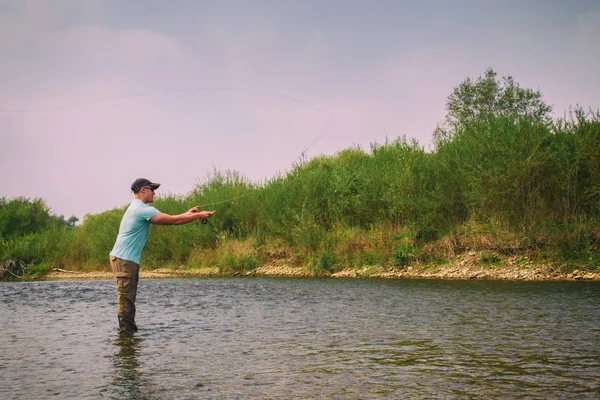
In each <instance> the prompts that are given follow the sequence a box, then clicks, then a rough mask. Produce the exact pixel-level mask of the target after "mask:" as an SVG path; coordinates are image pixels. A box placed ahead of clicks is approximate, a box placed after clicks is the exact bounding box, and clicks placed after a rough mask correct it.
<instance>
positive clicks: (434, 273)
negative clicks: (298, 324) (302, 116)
mask: <svg viewBox="0 0 600 400" xmlns="http://www.w3.org/2000/svg"><path fill="white" fill-rule="evenodd" d="M480 260H481V255H480V254H479V253H477V252H468V253H465V254H463V255H459V256H457V257H456V259H455V260H453V261H452V262H449V263H445V264H417V265H413V266H408V267H405V268H389V267H387V268H386V267H379V266H365V267H364V268H362V269H356V270H350V269H346V270H342V271H337V272H331V273H327V272H320V273H318V274H316V273H315V272H313V271H311V270H310V269H308V268H303V267H298V266H295V265H291V264H284V263H279V264H278V263H270V264H266V265H263V266H261V267H258V268H256V269H254V270H251V271H246V272H239V273H235V274H224V273H222V272H221V271H220V270H219V268H218V267H212V268H201V269H190V268H186V267H185V266H179V267H177V268H162V269H154V270H145V269H144V268H143V267H142V270H141V271H140V277H141V278H144V279H145V278H184V277H189V278H192V277H225V276H268V277H317V276H319V277H332V278H412V279H456V280H470V279H481V280H483V279H488V280H522V281H570V280H573V281H574V280H587V281H600V270H585V269H572V270H566V269H564V268H561V267H557V266H555V265H551V264H543V263H535V262H533V261H528V260H527V259H525V258H523V257H518V256H514V257H507V258H505V259H503V260H500V261H499V262H494V263H481V261H480ZM112 277H113V276H112V272H110V271H108V270H104V271H91V272H82V271H65V270H58V269H54V270H52V271H51V272H49V273H48V274H46V275H45V276H43V277H42V278H41V279H44V280H79V279H112Z"/></svg>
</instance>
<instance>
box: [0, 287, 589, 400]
mask: <svg viewBox="0 0 600 400" xmlns="http://www.w3.org/2000/svg"><path fill="white" fill-rule="evenodd" d="M137 307H138V314H137V317H136V320H137V323H138V326H139V328H140V331H139V332H138V334H136V335H135V336H134V337H133V338H128V337H121V336H119V335H118V333H117V330H116V326H117V318H116V315H115V312H116V298H115V289H114V284H113V282H112V281H107V280H103V281H76V282H71V281H53V282H18V283H2V284H0V322H1V324H0V398H1V399H254V398H255V399H307V398H319V399H329V398H334V399H371V398H391V399H407V398H417V399H421V398H440V399H446V398H448V399H452V398H456V399H462V398H472V399H479V398H480V399H490V398H503V399H506V398H529V399H552V398H555V399H568V398H573V399H588V398H589V399H598V398H600V284H598V283H591V282H560V283H557V282H537V283H526V282H492V281H436V280H360V279H348V280H345V279H266V278H229V279H216V278H206V279H146V280H142V281H141V282H140V289H139V293H138V301H137Z"/></svg>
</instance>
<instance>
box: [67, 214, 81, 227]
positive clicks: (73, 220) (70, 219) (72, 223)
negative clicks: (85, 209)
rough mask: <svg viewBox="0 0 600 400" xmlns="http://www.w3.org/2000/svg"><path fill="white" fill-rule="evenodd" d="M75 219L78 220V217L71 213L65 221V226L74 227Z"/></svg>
mask: <svg viewBox="0 0 600 400" xmlns="http://www.w3.org/2000/svg"><path fill="white" fill-rule="evenodd" d="M77 221H79V218H77V217H76V216H74V215H71V216H70V217H69V219H68V220H67V221H66V223H67V226H70V227H74V226H75V224H76V223H77Z"/></svg>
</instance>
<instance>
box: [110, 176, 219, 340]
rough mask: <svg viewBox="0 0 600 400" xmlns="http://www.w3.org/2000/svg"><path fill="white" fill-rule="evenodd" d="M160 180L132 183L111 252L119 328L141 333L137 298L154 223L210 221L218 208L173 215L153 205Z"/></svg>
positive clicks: (170, 223)
mask: <svg viewBox="0 0 600 400" xmlns="http://www.w3.org/2000/svg"><path fill="white" fill-rule="evenodd" d="M159 186H160V183H152V182H150V181H149V180H148V179H144V178H140V179H136V180H135V182H133V184H132V185H131V191H132V192H133V193H134V195H135V199H134V200H133V201H132V202H131V204H130V205H129V208H128V209H127V211H126V212H125V215H123V219H122V220H121V226H120V227H119V235H118V236H117V241H116V242H115V245H114V247H113V249H112V251H111V252H110V265H111V267H112V270H113V273H114V275H115V281H116V285H117V303H118V310H117V315H118V318H119V330H120V331H122V332H124V331H126V332H129V333H134V332H137V330H138V328H137V326H136V324H135V297H136V294H137V286H138V281H139V276H140V258H141V257H142V250H143V249H144V246H145V245H146V241H147V240H148V232H149V231H150V224H151V223H152V224H156V225H183V224H187V223H189V222H193V221H197V220H207V219H208V218H210V216H212V215H213V214H214V213H215V212H214V211H200V209H199V208H198V206H196V207H194V208H192V209H190V210H189V211H188V212H186V213H183V214H179V215H169V214H164V213H161V212H160V211H158V210H157V209H156V208H154V207H152V206H149V205H148V203H152V202H153V201H154V191H155V190H156V189H158V187H159Z"/></svg>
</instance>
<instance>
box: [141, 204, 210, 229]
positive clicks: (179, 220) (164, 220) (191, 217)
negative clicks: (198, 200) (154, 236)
mask: <svg viewBox="0 0 600 400" xmlns="http://www.w3.org/2000/svg"><path fill="white" fill-rule="evenodd" d="M214 213H215V212H214V211H200V209H199V208H198V206H196V207H194V208H192V209H190V210H189V211H188V212H185V213H183V214H178V215H169V214H165V213H158V214H156V215H155V216H154V217H152V218H150V222H151V223H153V224H156V225H183V224H187V223H190V222H194V221H197V220H199V219H208V218H210V217H211V216H212V215H213V214H214Z"/></svg>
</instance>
